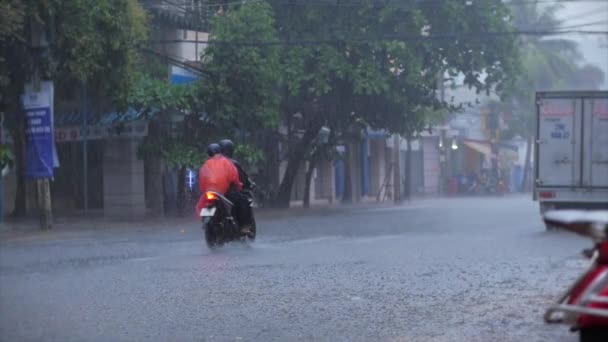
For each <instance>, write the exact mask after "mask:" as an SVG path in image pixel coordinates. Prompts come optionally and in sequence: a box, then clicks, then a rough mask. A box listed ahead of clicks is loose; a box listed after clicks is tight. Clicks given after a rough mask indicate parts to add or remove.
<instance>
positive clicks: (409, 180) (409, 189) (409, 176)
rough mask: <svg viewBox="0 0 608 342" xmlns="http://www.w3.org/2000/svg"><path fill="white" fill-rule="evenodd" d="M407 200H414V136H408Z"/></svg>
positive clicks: (406, 166) (406, 163)
mask: <svg viewBox="0 0 608 342" xmlns="http://www.w3.org/2000/svg"><path fill="white" fill-rule="evenodd" d="M405 198H406V199H407V200H408V201H410V200H411V199H412V136H411V135H408V136H407V151H406V155H405Z"/></svg>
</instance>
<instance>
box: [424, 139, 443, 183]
mask: <svg viewBox="0 0 608 342" xmlns="http://www.w3.org/2000/svg"><path fill="white" fill-rule="evenodd" d="M422 159H423V164H424V193H425V194H429V195H434V194H438V193H439V176H440V174H441V170H440V165H439V149H438V148H437V141H436V139H433V138H428V139H423V140H422Z"/></svg>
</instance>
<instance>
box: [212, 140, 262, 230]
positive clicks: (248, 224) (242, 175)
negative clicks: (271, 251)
mask: <svg viewBox="0 0 608 342" xmlns="http://www.w3.org/2000/svg"><path fill="white" fill-rule="evenodd" d="M220 148H221V153H222V154H223V155H224V156H225V157H226V158H228V159H230V161H232V164H233V165H234V166H235V167H236V169H237V171H238V174H239V181H240V182H241V183H242V184H243V188H242V189H240V190H239V191H238V192H236V193H235V194H232V195H233V196H234V197H235V198H236V197H239V200H238V201H237V202H235V203H237V205H236V207H237V208H236V210H237V219H238V221H239V223H240V224H241V231H242V232H243V233H250V232H251V228H252V224H253V212H252V209H251V202H252V201H253V199H252V198H251V191H253V189H254V188H255V183H254V182H253V180H251V178H250V177H249V175H248V174H247V172H245V170H244V169H243V167H242V166H241V165H240V164H239V162H237V161H236V160H235V159H233V158H232V156H233V155H234V143H233V142H232V140H229V139H224V140H222V141H220ZM243 190H244V191H243Z"/></svg>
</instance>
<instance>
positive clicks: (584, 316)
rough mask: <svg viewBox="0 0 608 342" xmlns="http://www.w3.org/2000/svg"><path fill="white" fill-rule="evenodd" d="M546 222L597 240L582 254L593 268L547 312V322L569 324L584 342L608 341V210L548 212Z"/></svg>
mask: <svg viewBox="0 0 608 342" xmlns="http://www.w3.org/2000/svg"><path fill="white" fill-rule="evenodd" d="M544 220H545V222H546V223H547V224H548V225H551V226H555V227H559V228H563V229H565V230H569V231H572V232H575V233H578V234H581V235H584V236H587V237H590V238H592V239H593V240H594V247H593V248H592V249H591V250H585V251H584V253H583V254H584V255H585V256H587V257H589V258H591V266H590V267H589V269H588V270H587V271H586V272H585V273H584V274H583V275H582V276H581V277H580V278H579V279H578V280H577V281H576V282H575V283H574V284H573V285H572V286H571V287H570V288H569V289H568V291H566V292H565V293H564V295H562V296H561V297H560V298H559V300H558V303H557V304H555V305H553V306H551V307H550V308H549V309H548V310H547V311H546V313H545V317H544V318H545V322H547V323H550V324H556V323H560V324H567V325H570V326H571V327H572V328H571V330H572V331H579V333H580V341H581V342H600V341H602V342H605V341H608V211H577V210H557V211H549V212H547V213H545V215H544Z"/></svg>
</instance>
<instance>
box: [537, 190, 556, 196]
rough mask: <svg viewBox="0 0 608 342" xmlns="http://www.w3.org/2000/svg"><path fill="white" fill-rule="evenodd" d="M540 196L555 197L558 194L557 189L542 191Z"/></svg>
mask: <svg viewBox="0 0 608 342" xmlns="http://www.w3.org/2000/svg"><path fill="white" fill-rule="evenodd" d="M538 197H540V198H555V197H557V195H556V194H555V191H541V192H539V193H538Z"/></svg>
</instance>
